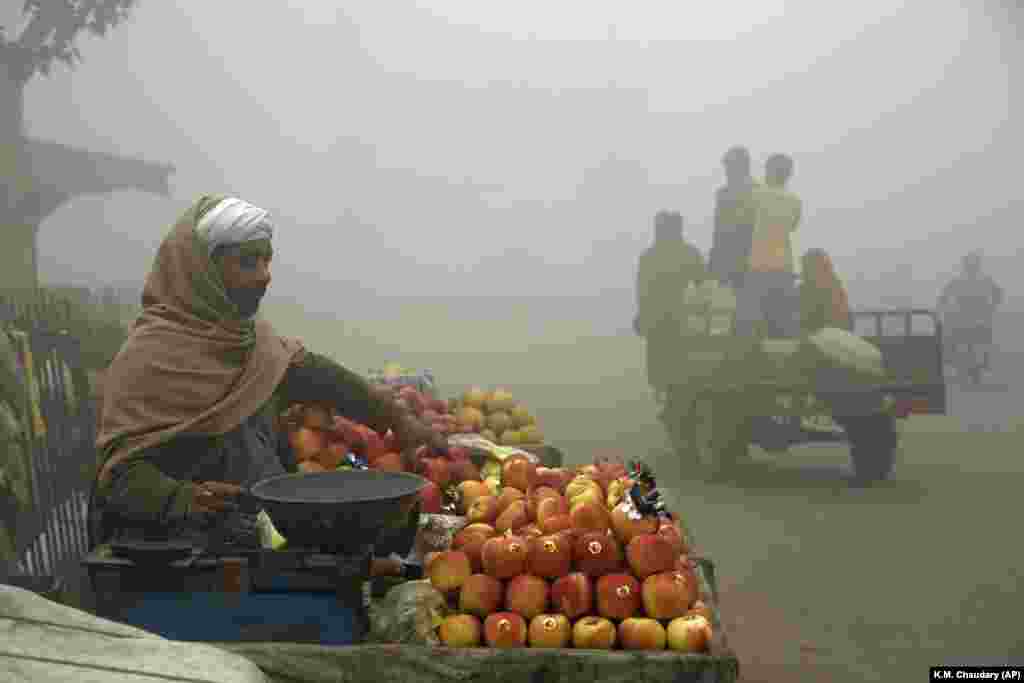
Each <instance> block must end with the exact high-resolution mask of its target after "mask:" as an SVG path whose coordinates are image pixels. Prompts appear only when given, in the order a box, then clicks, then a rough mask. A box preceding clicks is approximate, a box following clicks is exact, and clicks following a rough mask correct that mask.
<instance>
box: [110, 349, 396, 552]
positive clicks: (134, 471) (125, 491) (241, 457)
mask: <svg viewBox="0 0 1024 683" xmlns="http://www.w3.org/2000/svg"><path fill="white" fill-rule="evenodd" d="M292 403H326V404H330V405H333V406H335V407H336V409H337V410H338V412H339V413H340V414H341V415H344V416H345V417H347V418H349V419H351V420H355V421H358V422H361V423H363V424H367V425H368V426H370V427H372V428H375V429H377V430H380V431H386V428H387V426H388V425H389V424H390V422H389V421H390V420H391V419H392V417H391V415H392V411H393V407H392V406H391V404H390V403H389V402H387V401H385V400H382V399H381V398H379V397H378V396H377V395H376V394H374V392H373V391H372V389H371V388H370V385H369V384H368V383H367V382H366V381H365V380H363V379H362V378H361V377H359V376H358V375H357V374H355V373H353V372H351V371H349V370H347V369H346V368H344V367H342V366H340V365H338V364H337V363H335V362H334V361H332V360H330V359H329V358H326V357H324V356H320V355H318V354H315V353H310V352H307V353H306V354H305V355H304V357H303V358H302V360H301V361H300V362H299V363H298V364H296V365H293V366H291V367H290V368H289V369H288V371H287V372H286V373H285V377H284V379H283V381H282V382H281V384H280V385H279V386H278V388H277V390H276V391H275V393H274V396H273V397H272V399H271V400H270V401H269V402H268V403H267V404H266V405H264V406H263V408H261V409H260V410H259V411H257V412H256V413H254V414H253V415H251V416H250V417H249V418H248V419H246V420H245V421H244V422H243V423H242V424H241V425H239V426H238V427H236V428H235V429H233V430H231V431H230V432H228V433H226V434H224V435H222V436H195V435H181V436H178V437H175V438H174V439H172V440H171V441H168V442H166V443H164V444H162V445H158V446H154V447H152V448H151V449H148V450H147V451H146V452H145V453H144V454H143V455H144V457H140V458H135V459H132V460H130V461H127V462H124V463H119V464H118V465H115V466H114V468H113V470H112V477H111V482H110V485H109V487H107V488H106V489H105V490H104V492H103V495H102V496H101V497H100V498H99V500H98V501H97V505H98V509H97V511H96V513H97V514H99V515H101V517H102V523H101V528H102V531H101V532H100V534H99V535H100V536H101V537H102V539H105V538H108V537H109V535H110V534H113V533H115V532H116V531H117V530H122V529H129V530H137V531H139V532H145V533H149V534H160V533H174V532H175V531H181V532H184V528H185V527H186V526H188V525H189V523H188V521H187V517H188V514H189V501H190V498H191V491H190V490H189V489H190V487H191V486H192V485H193V484H195V483H199V482H203V481H223V482H227V483H232V484H239V485H244V486H247V485H251V484H254V483H256V482H257V481H260V480H261V479H266V478H267V477H271V476H274V475H277V474H283V473H284V472H286V471H294V468H295V463H294V458H293V456H292V453H291V449H290V447H289V446H288V443H287V440H285V439H283V438H282V437H281V433H280V432H279V431H278V429H277V424H276V418H277V416H278V415H279V414H280V412H281V410H282V409H283V408H284V407H285V406H287V405H290V404H292ZM197 523H198V524H199V525H202V524H205V523H206V520H198V522H197ZM100 542H102V540H100Z"/></svg>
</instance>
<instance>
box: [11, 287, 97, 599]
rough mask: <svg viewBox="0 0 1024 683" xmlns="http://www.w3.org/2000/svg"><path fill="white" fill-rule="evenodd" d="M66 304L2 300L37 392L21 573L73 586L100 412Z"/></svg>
mask: <svg viewBox="0 0 1024 683" xmlns="http://www.w3.org/2000/svg"><path fill="white" fill-rule="evenodd" d="M70 313H71V307H70V305H69V304H68V303H67V302H66V301H61V300H58V299H54V298H43V297H37V298H36V299H35V300H34V301H31V302H29V303H23V302H22V301H19V300H17V299H11V298H4V297H2V296H0V324H2V325H3V327H4V328H5V329H11V330H15V331H20V332H22V333H24V337H23V338H24V339H25V342H26V344H25V346H26V347H27V350H28V351H30V353H31V361H32V362H31V364H28V363H26V362H25V361H26V357H25V354H24V353H23V351H24V350H25V349H20V350H19V371H20V374H21V379H22V382H23V384H24V385H25V386H26V387H28V386H30V384H29V383H28V379H29V376H31V378H33V379H34V384H35V386H36V387H37V388H38V394H37V396H38V400H37V401H36V405H37V406H38V411H37V412H36V415H37V416H38V418H41V419H36V420H32V418H31V416H32V415H33V408H32V406H31V402H32V396H31V394H30V396H29V403H30V405H28V406H26V408H27V410H26V411H25V414H26V415H28V416H29V418H27V420H26V421H29V422H31V424H29V425H28V427H29V429H28V431H29V437H30V438H29V448H28V450H27V453H28V458H29V466H30V472H31V479H32V481H31V484H32V494H33V500H32V509H31V511H30V512H29V513H28V514H27V515H25V518H19V520H18V534H17V539H16V545H17V550H18V560H19V561H18V565H19V569H20V570H21V571H22V572H24V573H27V574H29V575H32V576H39V577H55V578H58V579H61V580H65V581H68V582H71V579H72V577H76V576H78V572H79V564H80V561H81V559H82V557H83V556H84V554H85V553H86V552H87V551H88V524H87V509H88V499H89V492H90V487H91V476H90V474H91V472H92V468H93V467H94V465H95V460H96V456H95V446H94V443H95V439H96V412H95V406H94V403H93V401H92V397H91V391H90V386H89V380H88V376H87V374H86V372H85V369H84V367H83V364H82V362H81V343H80V340H79V339H77V338H76V337H74V336H72V335H71V334H69V333H68V332H67V331H66V323H67V322H68V321H69V319H70V317H69V316H70Z"/></svg>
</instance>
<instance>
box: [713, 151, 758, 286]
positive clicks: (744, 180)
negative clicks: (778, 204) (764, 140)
mask: <svg viewBox="0 0 1024 683" xmlns="http://www.w3.org/2000/svg"><path fill="white" fill-rule="evenodd" d="M722 165H723V166H724V167H725V179H726V182H725V185H724V186H722V187H720V188H719V189H718V191H717V192H716V193H715V228H714V233H713V236H712V241H711V251H710V253H709V254H708V268H709V269H710V270H711V272H712V273H714V275H715V277H717V278H718V281H719V282H721V283H722V284H723V285H731V286H732V287H733V288H739V287H740V286H741V285H742V283H743V275H744V273H746V271H747V269H748V267H749V265H750V264H749V261H750V246H751V241H752V239H753V235H754V220H755V207H754V199H753V192H754V187H755V185H756V183H755V181H754V178H753V176H752V175H751V173H750V152H749V151H747V148H746V147H733V148H732V149H730V150H729V151H728V152H726V153H725V156H724V157H723V158H722Z"/></svg>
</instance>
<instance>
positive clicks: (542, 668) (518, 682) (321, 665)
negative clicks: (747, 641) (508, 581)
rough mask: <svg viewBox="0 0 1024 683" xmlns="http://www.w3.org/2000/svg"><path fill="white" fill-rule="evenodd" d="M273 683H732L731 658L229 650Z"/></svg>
mask: <svg viewBox="0 0 1024 683" xmlns="http://www.w3.org/2000/svg"><path fill="white" fill-rule="evenodd" d="M219 647H223V648H224V649H225V650H228V651H230V652H233V653H235V654H239V655H242V656H244V657H246V658H247V659H249V660H250V661H251V662H253V663H254V664H256V665H257V666H258V667H259V668H260V669H261V670H262V671H263V673H264V674H265V675H266V676H267V678H268V679H269V680H270V681H272V682H273V683H340V682H342V681H344V682H346V683H363V682H364V681H365V683H371V682H372V683H392V682H394V683H405V682H407V681H408V682H410V683H449V682H451V683H454V682H455V681H488V683H537V682H540V681H543V682H545V683H547V682H550V683H556V682H557V683H638V682H639V681H643V682H644V683H689V682H691V681H692V682H693V683H698V682H700V683H734V681H737V680H739V664H738V662H737V660H736V656H735V655H734V654H733V653H732V652H722V653H720V654H719V653H715V652H714V650H713V651H712V652H711V653H709V654H686V655H683V654H677V653H674V652H622V651H603V650H536V649H515V650H493V649H484V648H445V647H437V648H433V647H423V646H412V645H354V646H348V647H322V646H316V645H294V644H267V645H261V644H256V643H230V644H227V645H223V646H219Z"/></svg>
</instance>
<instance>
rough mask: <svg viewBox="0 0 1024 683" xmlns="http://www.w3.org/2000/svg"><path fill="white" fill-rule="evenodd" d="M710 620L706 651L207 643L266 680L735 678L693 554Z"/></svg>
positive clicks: (705, 577) (504, 682)
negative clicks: (711, 631)
mask: <svg viewBox="0 0 1024 683" xmlns="http://www.w3.org/2000/svg"><path fill="white" fill-rule="evenodd" d="M697 575H698V577H699V579H700V582H701V584H702V588H703V590H704V592H705V594H706V595H708V596H710V597H711V604H710V605H709V607H710V608H711V613H712V623H713V625H714V627H715V629H714V635H713V637H712V640H711V643H710V646H709V647H708V650H707V652H703V653H699V654H683V653H677V652H672V651H660V652H637V651H630V652H626V651H621V650H581V649H550V650H544V649H536V648H514V649H494V648H450V647H429V646H421V645H397V644H396V645H391V644H383V645H381V644H367V645H352V646H338V647H332V646H320V645H305V644H298V643H215V645H217V647H221V648H223V649H225V650H228V651H230V652H232V653H235V654H239V655H242V656H244V657H246V658H247V659H249V660H250V661H252V662H253V663H254V664H256V665H257V666H258V667H259V668H260V669H261V670H262V671H263V673H264V674H265V675H266V676H267V678H268V679H269V680H270V681H271V682H272V683H338V682H340V681H344V682H346V683H364V682H365V683H390V682H392V681H393V682H394V683H400V682H404V681H410V682H414V683H454V682H455V681H488V682H489V683H490V682H494V683H536V682H538V681H545V682H546V681H550V682H551V683H555V682H556V681H557V682H558V683H637V682H638V681H643V682H644V683H670V682H671V683H689V682H691V681H692V682H693V683H697V682H700V683H735V681H738V680H739V660H738V659H737V657H736V654H735V652H733V650H732V649H731V647H730V646H729V643H728V638H727V635H726V633H725V631H724V629H723V628H722V622H721V619H720V615H719V609H718V590H717V583H716V580H715V575H714V565H713V563H712V562H711V561H710V560H707V559H701V560H698V561H697Z"/></svg>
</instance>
